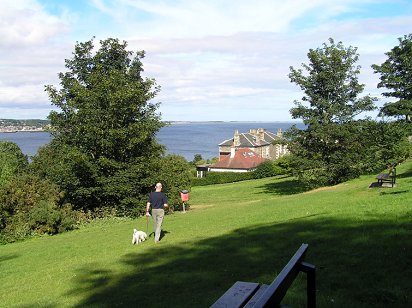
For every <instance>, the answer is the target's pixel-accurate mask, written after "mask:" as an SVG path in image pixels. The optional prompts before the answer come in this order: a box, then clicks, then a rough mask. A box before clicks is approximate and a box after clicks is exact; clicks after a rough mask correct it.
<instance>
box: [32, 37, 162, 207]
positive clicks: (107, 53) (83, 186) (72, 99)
mask: <svg viewBox="0 0 412 308" xmlns="http://www.w3.org/2000/svg"><path fill="white" fill-rule="evenodd" d="M126 48H127V43H126V42H119V40H117V39H111V38H109V39H106V40H103V41H100V47H99V48H98V49H97V50H96V51H95V49H94V44H93V40H90V41H87V42H84V43H77V44H76V46H75V51H74V53H73V57H72V58H71V59H67V60H66V68H67V69H68V71H67V72H65V73H60V74H59V78H60V84H61V89H59V90H58V89H56V88H55V87H53V86H50V85H49V86H46V91H47V93H48V94H49V97H50V99H51V102H52V104H53V105H54V106H56V107H58V109H59V111H52V112H51V113H50V115H49V119H50V121H51V125H52V127H53V132H52V133H53V135H54V139H53V141H52V145H51V146H50V147H49V148H48V149H44V150H43V151H44V155H43V154H42V153H40V154H39V157H38V159H35V169H36V170H37V171H36V172H37V173H38V174H41V175H44V176H46V177H47V178H49V179H50V180H52V181H53V182H55V183H57V184H58V185H59V186H60V187H61V188H62V189H63V190H64V191H65V192H66V196H65V198H66V200H67V201H68V202H70V203H72V204H74V206H75V207H76V208H77V209H80V208H81V209H84V210H89V209H93V210H95V209H97V208H98V207H114V208H116V209H118V210H119V213H123V214H126V215H128V213H130V212H131V211H134V207H135V206H136V204H138V203H140V202H142V201H143V200H144V199H145V195H146V194H147V193H148V192H149V190H150V187H152V183H153V182H152V178H151V173H152V172H153V170H154V166H155V164H156V163H157V160H158V158H159V157H160V156H161V155H162V154H163V152H164V147H163V146H161V145H159V144H158V143H157V141H156V133H157V131H158V130H159V129H160V128H161V127H163V126H164V124H163V123H162V122H161V121H160V115H159V114H157V113H156V111H157V108H158V104H156V103H152V99H153V98H154V97H155V96H156V94H157V93H158V91H159V87H158V86H157V85H156V83H155V80H154V79H149V78H143V77H142V72H143V64H142V62H141V60H142V59H143V58H144V52H143V51H139V52H136V53H134V52H132V51H128V50H127V49H126ZM47 152H48V153H49V154H46V153H47ZM48 155H49V156H50V157H53V159H50V158H48V157H47V156H48Z"/></svg>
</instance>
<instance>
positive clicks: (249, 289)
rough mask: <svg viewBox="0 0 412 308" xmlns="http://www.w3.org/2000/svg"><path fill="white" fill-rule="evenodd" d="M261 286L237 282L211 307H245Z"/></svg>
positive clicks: (254, 283)
mask: <svg viewBox="0 0 412 308" xmlns="http://www.w3.org/2000/svg"><path fill="white" fill-rule="evenodd" d="M259 286H260V283H256V282H244V281H236V282H235V284H234V285H233V286H232V287H231V288H230V289H229V290H227V291H226V292H225V294H223V295H222V296H221V297H220V298H219V299H218V300H217V301H216V302H215V303H214V304H213V305H212V306H210V307H211V308H212V307H213V308H223V307H225V308H227V307H243V305H244V304H245V303H247V301H248V300H249V299H250V298H251V297H252V296H253V294H255V292H256V291H257V289H258V288H259Z"/></svg>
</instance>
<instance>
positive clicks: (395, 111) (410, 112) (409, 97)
mask: <svg viewBox="0 0 412 308" xmlns="http://www.w3.org/2000/svg"><path fill="white" fill-rule="evenodd" d="M398 40H399V45H398V46H395V47H394V48H392V49H391V51H389V52H387V53H385V54H386V55H387V56H388V58H387V59H386V61H385V62H383V63H382V64H381V65H376V64H374V65H372V68H373V69H374V70H375V73H379V74H380V82H379V83H378V88H386V89H387V91H386V92H383V93H382V94H383V95H384V96H386V97H393V98H395V99H397V100H396V101H394V102H389V103H386V104H385V105H384V106H383V107H382V108H381V114H382V115H386V116H394V117H399V118H404V119H405V120H406V121H408V122H410V121H411V120H412V119H411V116H412V34H408V35H405V36H404V37H403V38H402V37H400V38H399V39H398Z"/></svg>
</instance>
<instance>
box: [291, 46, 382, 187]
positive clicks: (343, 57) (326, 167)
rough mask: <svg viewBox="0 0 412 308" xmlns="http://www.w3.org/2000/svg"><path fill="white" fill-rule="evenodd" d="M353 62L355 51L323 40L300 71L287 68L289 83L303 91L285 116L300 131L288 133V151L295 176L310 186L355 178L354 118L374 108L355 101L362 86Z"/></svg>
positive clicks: (367, 101) (369, 101)
mask: <svg viewBox="0 0 412 308" xmlns="http://www.w3.org/2000/svg"><path fill="white" fill-rule="evenodd" d="M358 58H359V55H358V53H357V49H356V48H354V47H351V46H350V47H348V48H346V47H345V46H344V45H343V44H342V43H341V42H339V43H335V42H334V40H333V39H329V43H328V44H327V43H324V44H323V46H322V47H321V48H317V49H310V50H309V53H308V59H309V64H302V67H303V69H295V68H293V67H290V74H289V78H290V80H291V82H293V83H295V84H297V85H298V86H299V87H300V88H301V89H302V90H303V91H304V96H303V97H302V100H301V101H295V102H294V104H295V107H294V108H292V109H291V110H290V112H291V115H292V117H293V118H294V119H302V120H303V123H304V124H305V125H306V129H303V130H300V129H297V128H296V127H293V128H292V129H291V130H289V132H288V133H287V137H288V138H290V140H291V142H290V144H289V149H290V150H291V152H292V153H293V154H294V157H295V158H296V160H295V162H296V163H297V164H296V168H297V169H298V170H299V174H300V175H301V176H302V178H303V179H306V180H307V182H308V183H311V184H313V185H325V184H335V183H338V182H341V181H344V180H346V179H348V178H351V177H353V176H357V175H358V174H359V172H360V165H359V161H360V158H361V157H360V155H361V153H362V151H360V150H361V149H362V139H361V136H360V135H359V129H358V125H357V120H356V117H357V116H358V115H360V114H361V113H362V112H365V111H371V110H373V109H374V108H375V107H374V98H372V97H370V96H369V95H366V96H360V94H361V93H362V92H363V90H364V85H363V84H361V83H359V81H358V75H359V73H360V66H358V65H356V62H357V61H358Z"/></svg>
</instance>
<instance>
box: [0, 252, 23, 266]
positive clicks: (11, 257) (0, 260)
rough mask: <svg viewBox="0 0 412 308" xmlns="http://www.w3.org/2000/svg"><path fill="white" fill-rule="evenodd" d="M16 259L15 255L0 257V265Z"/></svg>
mask: <svg viewBox="0 0 412 308" xmlns="http://www.w3.org/2000/svg"><path fill="white" fill-rule="evenodd" d="M18 257H19V255H17V254H7V255H3V256H0V263H2V262H5V261H9V260H12V259H15V258H18ZM0 265H1V264H0Z"/></svg>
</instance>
